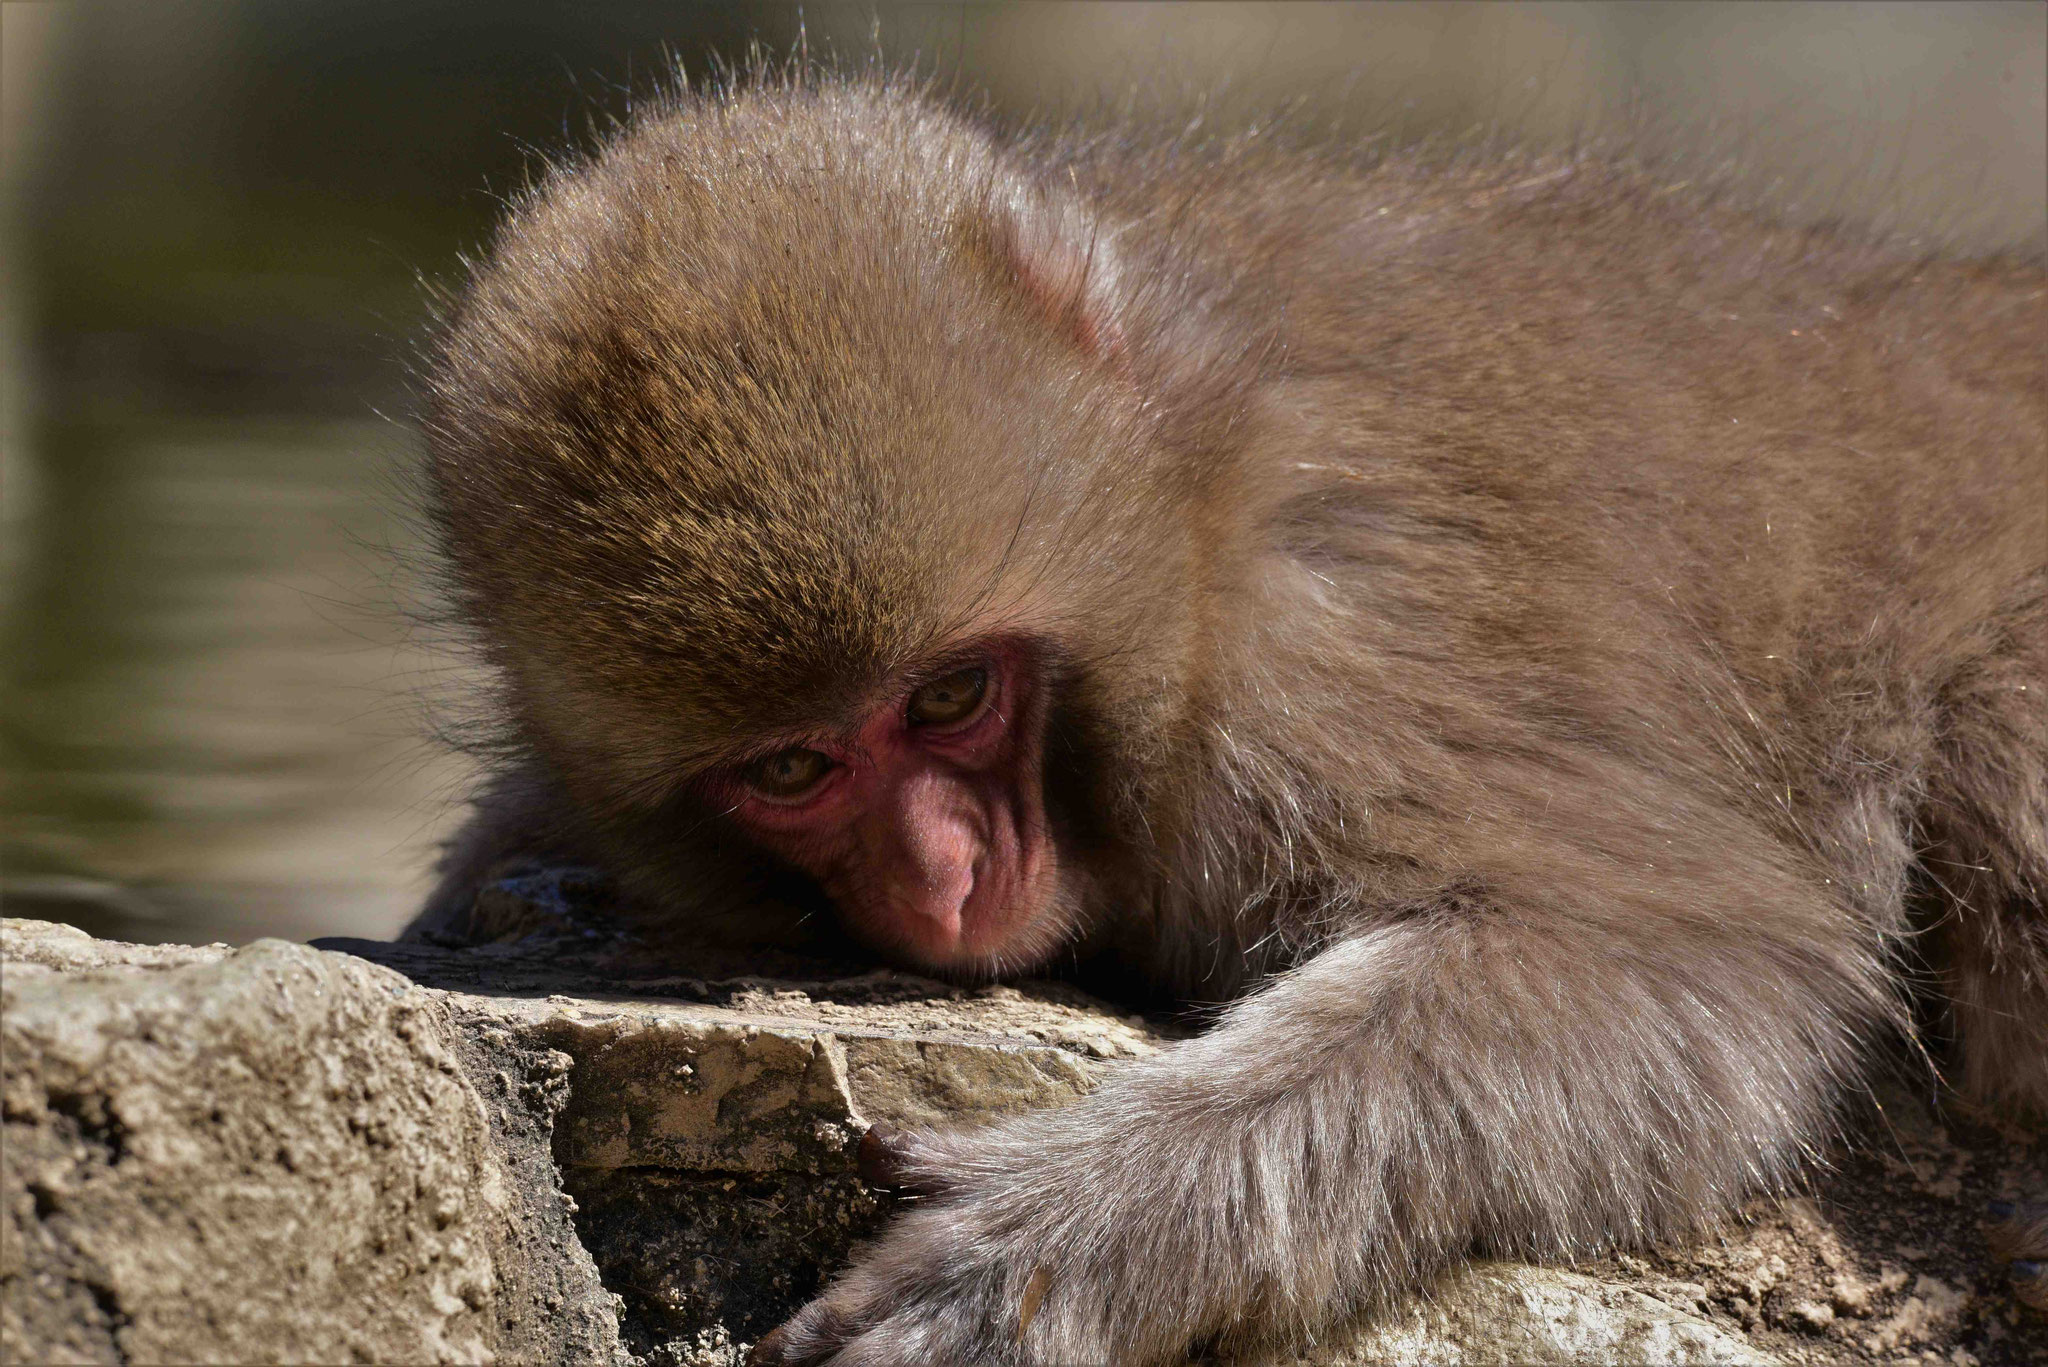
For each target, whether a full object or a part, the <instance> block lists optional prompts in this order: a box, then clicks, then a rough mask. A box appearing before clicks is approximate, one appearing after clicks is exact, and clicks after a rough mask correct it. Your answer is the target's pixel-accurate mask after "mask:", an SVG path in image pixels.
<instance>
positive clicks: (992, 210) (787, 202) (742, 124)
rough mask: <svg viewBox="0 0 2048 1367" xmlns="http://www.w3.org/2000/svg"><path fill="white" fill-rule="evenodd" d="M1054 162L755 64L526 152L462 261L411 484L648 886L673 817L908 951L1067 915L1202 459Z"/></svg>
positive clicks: (545, 748) (1119, 767)
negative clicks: (560, 160)
mask: <svg viewBox="0 0 2048 1367" xmlns="http://www.w3.org/2000/svg"><path fill="white" fill-rule="evenodd" d="M878 130H879V132H878ZM1059 190H1060V187H1058V186H1057V185H1050V186H1049V185H1046V184H1041V183H1038V182H1037V181H1035V180H1034V178H1033V175H1032V174H1031V173H1030V172H1029V171H1028V170H1027V169H1025V168H1020V167H1015V166H1011V165H1007V164H1005V163H1004V161H1003V159H1002V158H1001V157H999V156H998V155H997V154H996V153H995V152H994V151H993V150H992V148H991V145H990V143H989V142H988V140H987V139H986V138H984V137H983V136H982V135H981V134H980V133H978V132H977V131H976V130H975V129H973V128H972V127H971V126H970V125H968V124H967V123H965V122H963V121H961V120H958V119H957V118H954V117H952V116H950V115H946V114H942V113H939V112H936V111H934V110H933V108H932V107H930V106H929V105H926V104H923V103H920V102H918V101H916V100H914V99H911V98H908V97H905V96H903V95H901V94H898V93H894V92H890V91H887V90H882V89H868V90H850V89H847V88H844V87H838V88H831V89H828V90H827V91H825V92H824V93H818V92H811V91H806V90H803V89H801V88H797V87H776V86H772V85H770V86H767V87H764V88H757V89H754V90H751V91H747V92H743V93H740V94H736V95H731V96H727V97H724V98H721V99H716V100H705V101H696V102H689V103H686V104H684V105H682V106H680V107H677V108H672V109H670V110H668V111H666V112H664V113H663V114H661V115H659V116H657V117H653V118H650V119H646V120H643V121H642V122H640V123H639V124H638V125H637V126H636V127H635V128H634V129H632V130H630V131H629V132H628V133H626V134H625V135H623V136H621V137H620V138H618V139H617V140H615V141H614V142H612V143H611V144H610V145H609V146H608V147H607V148H606V149H605V150H603V151H602V153H601V154H599V155H598V156H596V157H595V158H593V159H592V160H590V161H589V162H588V163H586V164H583V165H580V166H576V167H571V168H565V169H563V170H561V171H558V172H557V173H556V174H555V175H553V176H552V177H551V178H549V180H548V181H547V182H546V183H545V184H543V185H542V186H541V187H540V188H539V190H538V191H536V192H535V193H534V194H533V195H532V196H530V197H529V198H528V200H527V201H526V202H525V203H524V204H523V205H521V206H520V207H519V208H518V209H516V211H515V212H514V213H513V215H512V216H511V219H510V221H509V222H508V223H507V225H506V226H505V227H504V229H503V230H502V231H501V233H500V235H499V237H498V239H497V241H496V242H495V244H494V247H493V250H492V252H491V254H490V256H489V258H488V259H487V260H486V261H485V262H484V263H483V264H482V265H481V266H480V267H479V268H478V269H477V270H476V272H475V274H474V277H473V279H472V281H471V283H470V285H469V287H468V289H467V291H466V293H465V295H464V296H463V298H462V300H461V301H460V305H459V307H458V309H457V310H456V312H455V314H454V315H453V317H452V318H451V319H450V321H449V324H448V326H447V328H446V330H445V331H444V333H443V335H442V336H441V338H440V339H439V345H438V353H437V356H436V358H435V362H434V366H433V370H432V373H431V377H430V383H429V412H428V421H427V432H428V437H429V441H430V445H431V449H432V456H433V467H432V468H433V476H434V482H435V493H436V509H435V511H436V516H437V517H438V519H439V521H440V525H441V527H442V530H443V534H444V541H445V547H446V551H447V554H448V556H449V557H450V560H451V562H452V564H453V567H454V569H455V571H456V576H457V581H458V583H459V585H460V587H461V590H462V592H463V595H464V597H465V600H466V605H467V610H468V612H469V614H470V615H471V617H472V619H473V621H474V623H475V625H476V626H477V628H478V630H479V633H480V635H481V637H482V639H483V641H484V643H485V645H486V647H487V649H488V651H489V652H490V654H491V656H492V658H493V659H494V661H495V662H496V664H497V665H498V666H499V668H500V671H501V673H502V675H503V677H504V681H505V687H506V692H507V696H508V700H509V706H510V710H511V714H512V718H513V721H514V724H515V728H516V731H517V734H518V738H519V740H520V741H521V742H522V744H523V745H524V747H525V748H527V749H528V750H530V751H531V752H532V753H533V754H534V755H535V756H536V757H537V758H538V760H539V761H540V762H542V763H544V764H545V765H546V766H547V767H548V768H549V770H551V771H552V773H553V774H554V775H555V777H556V779H557V780H558V781H559V783H560V784H561V786H562V787H563V788H564V789H565V790H566V792H567V793H568V795H569V796H570V797H571V799H572V800H573V802H574V803H575V804H576V805H577V806H578V808H579V809H580V810H582V811H583V812H585V813H587V814H588V819H589V825H590V828H591V830H592V831H593V832H594V833H595V834H596V835H597V836H598V838H599V840H600V843H601V844H602V846H603V848H604V850H605V852H606V857H607V858H609V859H610V860H612V861H613V863H614V865H615V870H614V871H615V872H616V873H617V874H618V875H619V876H620V877H621V879H622V880H623V881H625V883H626V884H627V885H628V887H629V888H630V889H632V890H634V891H635V892H637V893H639V894H641V896H642V898H643V900H647V899H650V898H651V899H652V900H654V901H657V902H659V901H663V900H667V901H670V902H671V903H674V902H676V901H677V900H679V899H680V898H682V897H683V896H684V895H685V894H686V893H687V892H688V888H687V887H679V886H676V885H677V884H686V883H687V881H688V880H689V879H691V878H692V877H694V876H697V875H696V874H695V873H694V872H693V870H695V869H699V868H701V867H702V861H703V857H704V852H705V851H704V846H705V845H706V843H707V841H708V842H710V843H712V844H714V845H718V846H723V847H725V848H726V849H728V850H729V849H733V848H741V849H744V850H746V851H748V852H749V856H748V857H749V858H754V857H756V856H758V859H759V862H761V863H763V864H764V865H766V866H771V867H774V868H776V869H780V870H784V871H794V872H795V873H797V874H799V875H802V876H803V877H804V878H806V879H808V880H810V881H811V882H812V883H814V884H815V886H816V888H818V889H820V890H822V892H823V893H824V895H825V896H826V897H828V898H829V899H830V900H831V902H832V903H833V904H834V906H835V907H836V908H837V910H838V913H839V915H840V917H841V918H842V920H843V921H844V923H845V925H846V928H847V929H849V930H850V931H852V932H853V933H854V934H855V935H857V936H859V937H860V938H862V939H864V940H866V941H868V942H870V943H872V944H875V945H877V946H879V947H881V948H883V949H885V950H887V951H889V952H892V953H894V954H896V955H898V956H900V957H903V958H905V959H907V960H909V961H911V962H914V963H916V964H919V965H922V966H925V967H928V968H935V969H941V970H948V971H956V972H963V973H981V972H990V971H996V970H1010V969H1015V968H1018V967H1024V966H1029V965H1030V964H1032V963H1035V962H1038V961H1041V960H1043V959H1044V958H1045V957H1046V956H1047V955H1048V954H1050V953H1051V952H1053V951H1054V950H1055V949H1056V948H1058V947H1059V946H1061V945H1062V944H1063V943H1066V942H1068V941H1070V940H1071V939H1073V938H1074V937H1075V936H1076V935H1077V934H1079V933H1080V932H1081V930H1082V928H1083V925H1084V922H1085V921H1086V919H1087V913H1088V907H1089V903H1090V899H1091V898H1092V897H1095V896H1098V895H1100V891H1101V879H1100V878H1099V877H1098V872H1097V868H1096V864H1097V862H1098V861H1097V859H1096V857H1095V852H1098V851H1099V850H1100V849H1101V847H1102V846H1103V845H1104V844H1105V843H1108V842H1114V841H1116V840H1117V839H1118V838H1119V835H1118V831H1119V827H1120V824H1121V823H1125V822H1128V821H1130V820H1133V819H1136V818H1135V817H1134V816H1133V813H1135V812H1137V811H1138V809H1139V808H1140V807H1142V806H1143V804H1144V803H1145V801H1146V800H1147V799H1146V797H1145V787H1146V783H1147V774H1148V770H1149V767H1150V766H1151V764H1152V763H1153V758H1154V756H1155V755H1156V753H1157V752H1159V751H1160V749H1161V748H1162V747H1163V746H1165V745H1167V744H1169V739H1168V733H1169V732H1170V731H1172V730H1173V728H1174V726H1175V723H1176V718H1177V717H1178V716H1179V715H1180V713H1181V710H1182V706H1183V699H1184V693H1185V689H1186V685H1185V680H1186V678H1187V676H1188V671H1189V669H1190V659H1189V656H1190V653H1191V652H1192V651H1193V649H1194V648H1195V645H1194V638H1193V636H1192V634H1191V632H1190V629H1189V628H1187V627H1186V626H1182V625H1171V626H1169V625H1163V624H1187V623H1190V622H1192V621H1193V620H1194V619H1195V617H1196V616H1198V613H1197V612H1195V611H1191V607H1192V604H1191V599H1193V598H1196V597H1198V596H1199V595H1200V594H1201V593H1202V591H1203V590H1202V581H1203V579H1204V577H1205V576H1207V575H1209V574H1210V573H1211V572H1212V570H1213V565H1212V563H1211V562H1213V560H1214V559H1215V558H1216V556H1217V555H1218V554H1220V552H1218V551H1217V550H1216V549H1215V548H1214V547H1211V546H1206V545H1204V544H1203V531H1202V524H1203V521H1204V514H1203V509H1204V507H1205V506H1207V504H1208V503H1209V502H1210V501H1211V500H1213V499H1215V498H1218V497H1227V496H1228V493H1227V491H1225V490H1222V489H1221V488H1219V487H1218V486H1219V483H1220V481H1221V479H1222V476H1221V475H1219V474H1218V473H1217V472H1216V469H1212V467H1211V465H1210V464H1209V463H1208V462H1207V461H1206V460H1205V458H1204V457H1203V456H1202V454H1201V452H1200V448H1201V442H1200V441H1198V440H1195V439H1193V438H1191V437H1190V435H1189V433H1188V432H1187V431H1186V430H1174V431H1169V430H1167V428H1166V425H1165V424H1164V423H1163V422H1162V420H1161V419H1159V418H1158V417H1157V416H1156V413H1157V410H1158V407H1159V406H1158V405H1156V404H1153V403H1148V402H1147V397H1148V393H1150V391H1151V390H1152V388H1153V387H1155V386H1157V385H1161V384H1166V383H1170V381H1169V380H1168V379H1167V378H1165V377H1164V376H1163V375H1154V374H1151V373H1149V372H1148V367H1149V366H1150V365H1151V362H1150V360H1149V359H1148V354H1147V351H1146V348H1145V346H1144V344H1143V343H1144V339H1142V338H1138V337H1134V336H1133V335H1132V332H1131V329H1132V328H1133V326H1134V325H1137V326H1144V327H1149V328H1153V329H1167V328H1173V327H1179V326H1182V325H1183V322H1182V320H1177V319H1173V318H1171V317H1170V316H1167V315H1166V314H1165V313H1164V312H1163V311H1162V312H1161V314H1160V316H1159V318H1158V319H1157V321H1154V322H1145V321H1144V316H1145V313H1146V309H1147V307H1148V306H1147V304H1146V302H1145V301H1144V300H1143V299H1141V298H1139V297H1138V295H1137V294H1136V293H1135V292H1133V291H1130V290H1128V289H1127V288H1126V287H1125V285H1124V283H1123V281H1122V280H1121V279H1120V277H1119V269H1118V266H1117V263H1116V259H1115V258H1116V252H1117V244H1116V243H1115V242H1114V241H1113V234H1112V230H1111V228H1110V226H1109V225H1106V224H1104V223H1101V222H1100V221H1097V220H1094V219H1092V218H1091V217H1090V216H1089V215H1088V214H1086V213H1084V212H1083V211H1082V209H1081V208H1080V207H1079V205H1078V204H1077V203H1076V202H1074V201H1073V200H1072V199H1071V198H1063V197H1062V195H1061V194H1060V193H1059ZM1161 302H1162V301H1152V304H1151V305H1150V307H1153V308H1155V309H1157V308H1159V307H1160V305H1161ZM1185 427H1186V424H1185V423H1182V424H1181V428H1182V429H1185ZM1218 468H1220V466H1219V467H1218ZM1112 659H1114V660H1115V661H1116V666H1117V667H1116V668H1115V669H1114V670H1106V669H1103V668H1101V665H1102V664H1103V662H1105V661H1108V660H1112Z"/></svg>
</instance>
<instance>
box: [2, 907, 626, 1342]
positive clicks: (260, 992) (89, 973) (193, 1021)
mask: <svg viewBox="0 0 2048 1367" xmlns="http://www.w3.org/2000/svg"><path fill="white" fill-rule="evenodd" d="M0 936H4V938H0V954H4V957H5V960H6V963H5V970H4V980H0V1119H4V1125H5V1147H4V1153H0V1164H4V1167H0V1171H4V1181H0V1199H4V1202H5V1208H6V1209H5V1223H4V1225H0V1234H4V1247H0V1339H4V1345H0V1352H4V1356H5V1357H6V1358H7V1359H8V1360H9V1361H18V1362H32V1361H59V1360H61V1361H82V1362H131V1361H132V1362H202V1361H230V1362H232V1361H259V1360H274V1359H289V1360H298V1361H315V1362H350V1361H359V1362H360V1361H382V1362H482V1361H489V1360H491V1359H493V1358H494V1357H499V1358H504V1359H507V1360H517V1361H560V1362H579V1363H581V1362H593V1361H596V1362H602V1361H605V1360H607V1359H611V1358H614V1357H616V1356H618V1341H617V1329H616V1325H615V1321H614V1319H613V1317H612V1315H611V1313H610V1306H609V1304H608V1297H607V1296H606V1294H605V1293H604V1291H603V1289H602V1288H601V1287H600V1286H599V1284H598V1282H597V1279H596V1276H595V1272H594V1269H593V1268H592V1267H591V1265H590V1262H589V1258H588V1255H587V1254H585V1253H584V1251H583V1249H582V1247H581V1245H580V1244H578V1243H577V1241H576V1239H575V1237H574V1233H573V1230H572V1229H571V1227H570V1226H569V1222H568V1220H567V1218H566V1212H564V1211H563V1210H562V1208H561V1198H560V1197H559V1196H558V1195H557V1194H556V1192H555V1189H554V1184H553V1181H552V1171H551V1170H550V1171H548V1172H547V1179H548V1180H547V1181H546V1182H545V1183H544V1184H535V1183H534V1182H533V1179H534V1178H535V1177H536V1176H538V1175H539V1169H540V1168H541V1167H544V1166H545V1165H546V1149H545V1147H544V1141H543V1144H541V1145H538V1146H537V1145H536V1144H535V1143H534V1142H533V1140H534V1133H535V1132H536V1130H537V1128H538V1127H539V1126H540V1125H542V1124H544V1123H545V1120H544V1118H545V1117H546V1115H547V1113H548V1110H549V1108H550V1106H551V1105H552V1104H553V1103H554V1101H555V1100H556V1098H553V1097H551V1096H550V1095H549V1094H548V1093H547V1090H546V1089H547V1086H548V1085H549V1081H548V1079H553V1080H554V1085H556V1086H559V1077H560V1074H561V1073H562V1071H563V1070H564V1069H563V1066H562V1064H560V1063H558V1062H555V1061H553V1060H548V1059H544V1058H542V1057H541V1056H540V1055H539V1054H538V1053H537V1052H534V1051H531V1050H529V1051H528V1052H527V1053H526V1054H524V1055H520V1056H519V1058H520V1060H521V1062H522V1064H523V1065H524V1066H525V1067H526V1069H527V1076H528V1077H529V1078H531V1077H533V1076H536V1075H537V1076H539V1077H541V1078H542V1079H543V1081H542V1083H541V1087H540V1091H539V1092H538V1093H537V1094H535V1095H534V1096H533V1097H532V1098H531V1099H530V1100H528V1099H526V1098H515V1097H513V1096H510V1095H508V1096H505V1097H502V1098H499V1099H498V1100H497V1104H496V1108H495V1109H496V1110H497V1112H498V1115H497V1116H496V1117H494V1116H493V1114H492V1109H493V1108H492V1107H489V1106H487V1105H486V1104H485V1103H484V1101H483V1099H482V1097H481V1096H480V1095H479V1093H478V1091H477V1090H476V1088H475V1087H474V1086H473V1085H472V1083H471V1082H470V1081H469V1079H468V1077H467V1076H466V1075H465V1071H464V1069H463V1067H462V1063H461V1061H460V1058H459V1050H460V1049H462V1048H463V1047H464V1046H462V1045H460V1044H459V1043H458V1040H457V1036H456V1034H455V1031H454V1030H453V1028H452V1013H451V1011H450V1009H449V1007H448V1005H447V1004H446V1003H445V1002H443V1001H441V1000H440V999H438V998H437V997H436V996H435V995H434V994H432V993H430V992H427V991H423V990H422V989H420V988H418V987H415V986H414V985H413V984H411V983H410V982H408V981H406V979H404V978H403V977H401V976H399V975H398V974H396V973H393V972H390V971H388V970H386V969H381V968H377V967H375V966H373V965H371V964H368V963H364V962H362V961H360V960H355V959H351V958H349V957H347V956H344V955H338V954H325V953H321V952H320V951H318V950H313V949H308V948H306V947H305V946H303V945H292V944H286V943H283V942H281V941H275V940H266V941H261V942H259V943H257V944H255V945H252V946H250V947H249V948H247V949H244V950H241V951H238V952H232V953H230V952H228V951H227V950H225V949H224V948H221V947H214V948H210V949H184V950H164V949H140V948H137V947H135V946H128V945H112V944H100V943H96V942H94V941H91V940H89V939H88V938H87V937H86V936H84V935H83V934H82V933H80V932H78V931H75V930H70V929H68V928H65V927H57V926H48V925H41V924H39V923H35V922H19V921H9V922H5V923H4V930H0ZM507 1057H508V1058H509V1057H511V1056H510V1055H508V1056H507ZM550 1070H552V1071H550ZM523 1085H527V1086H529V1087H530V1086H531V1084H530V1083H526V1084H523ZM515 1113H517V1114H516V1115H515ZM522 1126H523V1127H524V1129H525V1131H526V1132H525V1133H521V1127H522ZM522 1178H524V1179H526V1180H525V1182H522ZM550 1245H551V1247H550ZM599 1311H601V1313H599Z"/></svg>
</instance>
